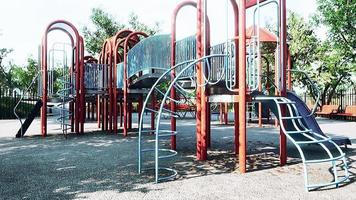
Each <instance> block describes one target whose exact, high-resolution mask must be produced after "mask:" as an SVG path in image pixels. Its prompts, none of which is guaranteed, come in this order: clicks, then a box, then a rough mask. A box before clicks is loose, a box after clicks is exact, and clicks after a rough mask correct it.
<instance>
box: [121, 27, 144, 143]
mask: <svg viewBox="0 0 356 200" xmlns="http://www.w3.org/2000/svg"><path fill="white" fill-rule="evenodd" d="M137 36H143V37H148V35H147V34H146V33H143V32H133V33H130V34H129V35H128V36H127V37H126V39H125V43H124V55H123V57H124V87H123V91H124V105H123V107H124V136H127V133H128V116H127V114H128V111H129V109H128V89H129V88H128V80H127V78H128V77H127V54H128V50H129V49H128V48H129V41H130V40H131V38H133V37H137Z"/></svg>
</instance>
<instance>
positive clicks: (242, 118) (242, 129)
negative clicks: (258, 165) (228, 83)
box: [238, 0, 246, 173]
mask: <svg viewBox="0 0 356 200" xmlns="http://www.w3.org/2000/svg"><path fill="white" fill-rule="evenodd" d="M239 2H240V3H239V80H238V81H239V169H240V172H241V173H245V172H246V1H245V0H240V1H239Z"/></svg>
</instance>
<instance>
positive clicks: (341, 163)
mask: <svg viewBox="0 0 356 200" xmlns="http://www.w3.org/2000/svg"><path fill="white" fill-rule="evenodd" d="M253 100H254V101H256V102H261V103H262V106H263V107H267V108H269V109H270V110H271V111H272V112H273V113H274V115H275V116H276V117H277V118H278V120H279V124H280V126H281V129H282V130H283V133H284V134H285V135H286V136H287V138H288V139H289V140H290V141H291V142H292V143H293V144H294V145H295V147H296V148H297V150H298V152H299V154H300V156H301V159H302V162H303V168H304V181H305V188H306V190H308V191H309V190H310V189H316V188H319V187H324V186H331V185H335V186H336V187H338V186H339V184H340V183H344V182H345V181H348V180H349V172H348V166H347V162H346V158H345V153H344V152H343V151H342V150H341V148H340V147H339V146H338V145H337V144H336V143H335V142H334V141H333V140H332V138H330V137H327V136H325V135H323V134H320V133H316V132H315V131H313V130H312V129H311V128H309V127H308V126H307V125H306V124H308V123H306V121H307V120H309V119H307V118H306V117H305V116H303V115H301V114H300V113H299V111H298V107H297V102H296V101H291V100H290V99H288V98H285V97H273V96H265V95H255V96H254V97H253ZM311 146H312V147H313V149H317V150H318V151H317V152H316V151H314V150H311V148H310V147H311ZM327 162H328V163H330V164H331V170H330V172H331V173H332V175H333V181H331V182H320V183H315V184H314V183H313V184H310V181H309V177H308V167H309V166H310V165H316V164H319V163H327ZM338 168H339V170H338ZM340 169H341V170H340ZM340 171H343V174H338V173H340Z"/></svg>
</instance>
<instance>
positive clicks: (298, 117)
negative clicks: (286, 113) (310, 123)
mask: <svg viewBox="0 0 356 200" xmlns="http://www.w3.org/2000/svg"><path fill="white" fill-rule="evenodd" d="M281 119H303V117H302V116H293V117H281Z"/></svg>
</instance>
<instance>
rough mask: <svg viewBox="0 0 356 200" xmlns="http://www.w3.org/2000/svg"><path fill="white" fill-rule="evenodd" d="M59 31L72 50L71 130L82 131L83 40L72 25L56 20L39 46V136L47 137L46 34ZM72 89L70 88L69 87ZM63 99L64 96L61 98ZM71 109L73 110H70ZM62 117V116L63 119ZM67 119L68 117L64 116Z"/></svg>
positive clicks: (50, 25)
mask: <svg viewBox="0 0 356 200" xmlns="http://www.w3.org/2000/svg"><path fill="white" fill-rule="evenodd" d="M55 30H59V31H62V32H64V33H66V34H67V35H68V37H69V39H70V41H71V46H72V50H73V54H72V58H73V59H72V61H73V63H71V64H72V67H71V69H70V71H69V72H68V73H69V74H68V75H69V77H70V78H69V80H70V81H71V82H70V84H73V82H74V84H75V86H74V88H75V94H71V95H73V97H74V101H73V102H71V103H70V104H71V106H70V111H69V112H70V113H74V115H72V116H70V118H71V123H70V125H71V129H72V131H73V130H74V131H75V132H76V133H82V132H83V130H84V116H83V115H82V114H80V113H83V112H82V111H83V105H84V96H83V95H84V79H83V78H81V77H83V76H84V69H83V68H84V42H83V38H82V37H81V36H80V35H79V32H78V30H77V29H76V28H75V26H74V25H73V24H71V23H70V22H68V21H65V20H57V21H54V22H52V23H50V24H49V25H48V27H47V28H46V31H45V34H44V36H43V40H42V45H41V52H42V53H41V66H42V69H41V71H42V104H43V105H42V108H41V134H42V136H46V135H47V102H48V66H47V65H48V34H49V33H50V32H52V31H55ZM71 87H72V86H71ZM62 98H63V99H64V98H65V97H64V96H63V97H62ZM72 109H73V110H72ZM63 117H64V116H62V118H63ZM66 117H69V116H66Z"/></svg>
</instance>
